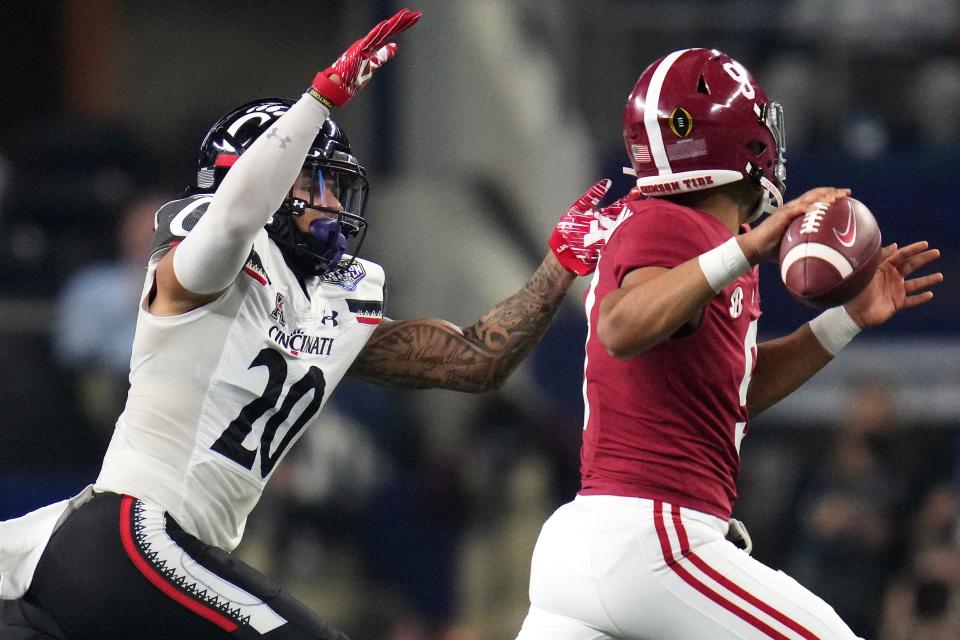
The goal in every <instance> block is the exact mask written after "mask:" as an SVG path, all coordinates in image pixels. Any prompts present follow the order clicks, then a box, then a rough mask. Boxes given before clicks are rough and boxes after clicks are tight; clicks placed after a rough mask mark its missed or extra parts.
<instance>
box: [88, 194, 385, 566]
mask: <svg viewBox="0 0 960 640" xmlns="http://www.w3.org/2000/svg"><path fill="white" fill-rule="evenodd" d="M210 200H211V198H210V197H209V196H194V197H192V198H187V199H184V200H179V201H175V202H173V203H170V204H168V205H165V206H164V207H163V208H162V209H161V210H160V211H159V212H158V214H157V222H158V231H157V235H156V236H155V239H154V247H155V249H157V251H156V252H155V253H154V255H153V257H152V258H151V260H150V263H149V265H148V268H147V276H146V281H145V284H144V289H143V294H142V297H141V300H140V311H139V318H138V321H137V333H136V337H135V339H134V342H133V357H132V359H131V370H130V392H129V396H128V398H127V404H126V408H125V409H124V411H123V414H122V415H121V416H120V418H119V420H118V421H117V426H116V430H115V431H114V434H113V438H112V440H111V442H110V446H109V448H108V450H107V454H106V457H105V459H104V462H103V468H102V469H101V471H100V476H99V478H98V479H97V482H96V485H95V486H96V488H97V489H100V490H106V491H113V492H116V493H122V494H129V495H133V496H136V497H137V498H140V499H141V500H144V501H146V502H150V503H154V504H156V505H159V506H161V507H163V509H165V510H166V511H167V512H168V513H169V514H170V515H171V516H172V517H173V518H174V519H175V520H176V521H177V522H178V523H179V524H180V525H181V526H182V527H183V528H184V529H185V530H186V531H188V532H189V533H191V534H193V535H195V536H197V537H198V538H199V539H201V540H203V541H204V542H206V543H208V544H212V545H216V546H218V547H221V548H223V549H226V550H228V551H230V550H233V549H234V548H235V547H236V546H237V544H238V543H239V542H240V538H241V537H242V535H243V529H244V525H245V523H246V519H247V516H248V515H249V513H250V511H251V510H252V509H253V507H254V505H256V503H257V501H258V500H259V498H260V495H261V493H262V492H263V488H264V486H265V484H266V482H267V480H268V479H269V478H270V475H271V474H272V473H273V471H274V470H275V469H276V468H277V464H278V463H279V462H280V460H281V459H282V458H283V456H284V455H285V454H286V452H287V451H289V449H290V447H291V445H293V444H294V443H295V442H296V441H297V440H298V439H299V438H300V436H301V435H303V433H304V430H305V429H306V428H308V427H310V426H311V425H313V424H314V423H317V422H319V421H320V412H321V410H322V408H323V405H324V404H325V403H326V401H327V398H329V396H330V394H331V393H332V391H333V389H334V387H336V386H337V383H339V382H340V379H341V378H342V377H343V375H344V374H345V373H346V371H347V369H348V368H349V367H350V365H351V363H352V362H353V361H354V359H355V358H356V356H357V354H358V353H359V352H360V350H361V349H362V348H363V346H364V344H365V343H366V341H367V339H368V338H369V337H370V335H371V333H373V330H374V329H375V328H376V325H377V324H378V323H379V322H380V320H381V319H382V317H383V301H384V274H383V269H382V268H381V267H380V266H379V265H376V264H374V263H372V262H368V261H366V260H361V259H357V260H356V261H355V262H354V263H353V264H352V265H351V266H350V267H349V269H341V270H338V271H335V272H333V273H332V274H328V275H327V276H324V277H320V278H312V279H310V280H308V281H307V285H306V292H304V289H303V288H302V287H301V285H300V283H299V282H298V280H297V278H296V276H295V275H294V273H293V272H292V271H291V270H290V268H289V267H288V266H287V264H286V262H285V261H284V259H283V256H282V255H281V252H280V249H279V248H278V247H277V245H276V244H275V243H274V242H273V241H272V240H270V239H269V238H268V236H267V233H266V231H265V230H262V231H260V232H259V233H258V234H257V236H256V239H255V241H254V244H253V251H252V252H251V254H250V257H249V258H248V260H247V263H246V266H245V267H244V269H243V271H242V272H241V273H240V274H239V275H238V276H237V278H236V279H235V280H234V282H233V283H232V284H231V285H230V286H229V287H228V289H227V290H226V292H225V293H224V294H223V295H222V296H221V297H220V298H218V299H217V300H216V301H214V302H212V303H210V304H207V305H205V306H203V307H201V308H199V309H195V310H193V311H190V312H188V313H185V314H183V315H179V316H174V317H158V316H154V315H152V314H150V313H149V312H148V311H147V296H148V295H149V293H150V290H151V288H152V286H153V282H154V272H155V270H156V266H157V263H158V262H159V259H160V258H161V257H162V255H163V253H164V251H163V249H164V248H168V247H169V246H171V244H173V243H175V242H176V237H177V236H181V237H182V236H184V235H186V233H187V231H188V230H189V229H191V228H193V224H195V223H196V220H197V219H199V217H200V216H201V215H202V214H203V211H204V210H205V209H206V205H207V204H209V202H210ZM308 294H309V295H308Z"/></svg>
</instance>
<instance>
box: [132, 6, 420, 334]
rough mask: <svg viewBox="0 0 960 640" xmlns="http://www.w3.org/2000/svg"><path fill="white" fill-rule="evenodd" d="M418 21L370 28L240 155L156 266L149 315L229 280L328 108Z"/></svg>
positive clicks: (183, 304)
mask: <svg viewBox="0 0 960 640" xmlns="http://www.w3.org/2000/svg"><path fill="white" fill-rule="evenodd" d="M419 19H420V13H419V12H410V11H408V10H406V9H404V10H402V11H399V12H398V13H397V14H396V15H394V16H393V17H392V18H389V19H388V20H384V21H382V22H380V23H379V24H377V25H376V26H375V27H374V28H373V29H372V30H371V31H370V32H369V33H368V34H367V35H366V36H365V37H364V38H362V39H360V40H358V41H357V42H355V43H354V44H353V45H352V46H350V48H348V49H347V50H346V51H345V52H344V53H343V55H341V56H340V57H339V58H338V59H337V60H336V62H334V63H333V64H332V65H331V66H330V67H328V68H327V69H324V70H323V71H321V72H320V73H318V74H317V75H316V77H315V78H314V81H313V84H312V85H311V87H310V88H309V89H308V92H307V93H305V94H304V95H303V97H301V98H300V100H299V101H297V102H296V103H295V104H294V105H293V106H292V107H291V108H290V109H289V111H287V113H285V114H284V115H283V116H282V117H280V118H279V119H278V120H277V123H276V126H275V127H274V128H273V129H271V130H270V132H269V133H267V134H265V135H263V136H261V137H260V138H258V139H257V140H256V141H255V142H254V143H253V144H252V145H251V146H250V148H249V149H247V150H246V151H245V152H244V153H243V154H242V155H241V156H240V158H239V159H238V160H237V161H236V163H235V164H234V165H233V166H232V167H231V168H230V171H229V172H228V173H227V175H226V177H225V178H224V179H223V182H221V183H220V186H219V187H218V189H217V191H216V193H215V194H214V196H213V201H212V202H211V203H210V205H209V207H208V208H207V210H206V212H205V213H204V215H203V217H202V218H201V219H200V220H199V221H198V222H197V224H196V226H195V227H194V228H193V230H192V231H191V232H190V233H189V235H187V237H186V238H185V239H184V240H183V242H181V243H180V244H179V245H177V246H176V247H175V248H174V249H173V250H171V251H170V252H168V253H167V255H165V256H164V257H163V258H162V259H161V261H160V263H159V264H158V265H157V286H156V293H155V295H154V297H153V299H152V302H151V305H150V311H151V312H152V313H154V314H156V315H179V314H181V313H185V312H187V311H190V310H192V309H195V308H197V307H200V306H202V305H204V304H206V303H208V302H210V301H211V300H214V299H216V298H217V297H218V296H219V295H220V294H221V293H222V292H223V290H225V289H226V288H227V287H228V286H229V285H230V283H231V282H233V280H234V278H236V276H237V274H238V273H239V272H240V270H241V269H242V268H243V265H244V262H245V261H246V259H247V256H248V255H249V253H250V248H251V246H252V244H253V239H254V237H255V236H256V234H257V233H258V232H259V231H260V229H261V228H263V226H264V225H265V224H266V223H267V222H268V221H269V220H270V217H271V216H272V215H273V214H274V212H275V211H276V210H277V209H278V208H279V207H280V204H281V203H282V202H283V199H284V198H285V197H286V195H287V193H288V192H289V190H290V186H291V185H292V184H293V182H294V180H295V179H296V177H297V174H298V173H299V172H300V168H301V167H302V165H303V160H304V158H305V157H306V154H307V150H308V149H309V148H310V144H311V142H312V141H313V139H314V138H315V137H316V135H317V133H318V132H319V130H320V127H321V125H322V124H323V121H324V120H325V119H326V118H327V117H328V116H329V115H330V108H331V107H333V106H343V105H344V104H346V102H347V101H349V100H350V98H352V97H353V96H354V95H355V94H356V93H357V91H359V90H360V89H361V88H363V87H364V86H365V85H366V83H367V82H368V81H369V80H370V77H371V76H372V75H373V72H374V71H375V70H376V69H378V68H380V67H381V66H383V64H384V63H386V62H387V61H388V60H389V59H390V58H392V57H393V55H394V54H395V53H396V49H397V46H396V45H395V44H393V43H389V42H387V40H388V39H389V38H391V37H392V36H394V35H396V34H397V33H400V32H401V31H404V30H406V29H408V28H410V27H411V26H413V25H414V24H416V22H417V20H419Z"/></svg>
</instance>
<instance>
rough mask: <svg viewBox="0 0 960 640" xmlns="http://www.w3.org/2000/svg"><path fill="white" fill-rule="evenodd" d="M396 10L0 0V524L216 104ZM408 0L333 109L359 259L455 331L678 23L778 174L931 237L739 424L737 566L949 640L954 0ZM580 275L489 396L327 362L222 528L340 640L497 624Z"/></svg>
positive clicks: (524, 266)
mask: <svg viewBox="0 0 960 640" xmlns="http://www.w3.org/2000/svg"><path fill="white" fill-rule="evenodd" d="M399 6H401V5H398V4H397V3H395V2H389V1H387V0H371V1H359V0H353V1H350V2H348V1H346V0H335V1H334V0H331V1H319V0H316V1H315V0H298V1H296V2H293V1H290V2H270V3H265V2H259V1H255V0H233V1H230V2H228V1H226V0H216V1H207V2H193V1H187V0H165V1H164V2H147V1H145V0H128V1H121V0H47V1H44V2H36V3H3V4H2V5H0V77H2V79H3V85H4V91H5V93H6V94H7V97H6V98H5V99H3V100H2V101H0V223H2V228H3V233H2V234H0V249H2V255H3V258H4V270H3V276H2V278H0V376H2V378H0V519H2V518H6V517H13V516H16V515H20V514H21V513H23V512H25V511H27V510H29V509H30V508H33V507H34V506H37V505H40V504H44V503H46V502H49V501H51V500H54V499H59V498H62V497H65V496H67V495H70V494H72V493H73V492H75V491H77V490H79V489H80V488H81V487H82V486H83V485H85V484H86V483H88V482H90V481H92V479H93V478H94V477H95V475H96V473H97V470H98V464H99V459H100V456H101V454H102V452H103V449H104V447H105V444H106V441H107V439H108V438H109V433H110V429H111V428H112V423H113V420H114V419H115V416H116V413H117V411H118V410H119V407H120V406H122V400H123V394H124V392H125V389H126V387H125V385H126V372H125V367H126V358H127V357H128V352H127V349H128V348H129V340H130V336H131V335H132V324H131V323H132V321H133V320H132V318H133V313H134V308H135V305H136V294H137V289H138V288H139V282H140V278H141V273H142V268H143V260H144V258H145V256H144V254H143V250H144V249H143V246H144V242H145V238H146V237H148V235H149V226H150V222H149V220H150V216H151V212H152V210H153V209H155V208H156V201H157V200H158V199H163V198H172V197H176V195H177V194H179V193H180V192H181V191H182V189H183V187H185V186H186V184H187V183H188V181H189V180H190V179H191V176H192V173H193V171H194V168H195V162H196V149H197V148H198V146H199V142H200V140H201V138H202V137H203V135H204V133H205V132H206V130H207V128H208V127H209V125H210V124H211V123H212V122H213V121H214V120H215V119H216V118H217V117H219V116H220V115H221V114H222V113H224V112H225V111H227V110H228V109H229V108H231V107H232V106H234V105H236V104H240V103H242V102H245V101H247V100H250V99H253V98H257V97H263V96H268V95H281V96H297V95H299V93H300V92H301V91H302V90H303V88H304V87H305V86H306V85H307V83H308V82H309V80H310V78H312V75H313V73H314V72H315V71H316V70H317V69H318V68H321V67H323V66H326V65H327V64H328V63H329V62H330V61H332V60H333V59H334V57H335V56H337V55H338V54H339V53H340V51H341V50H342V49H343V48H344V47H345V46H346V45H348V44H349V43H350V42H352V41H353V39H354V38H355V37H357V36H359V35H360V34H362V33H363V32H365V30H366V28H368V26H369V25H371V24H373V23H374V22H375V21H376V20H378V19H380V18H382V17H386V16H388V15H390V14H392V13H393V12H394V11H395V10H396V9H397V8H399ZM413 8H417V9H421V10H423V11H424V13H425V17H424V19H423V21H422V22H421V23H420V25H418V26H417V27H416V29H414V30H413V31H412V32H410V33H409V34H405V35H404V36H402V38H401V40H400V52H399V56H398V58H397V59H396V60H395V61H394V62H392V63H391V65H390V67H389V68H388V70H387V71H386V72H385V73H383V74H382V75H379V76H378V77H377V79H376V81H375V82H373V83H372V84H371V87H370V88H368V89H367V90H366V91H365V93H364V94H361V96H360V97H358V98H357V99H355V100H354V101H353V102H351V104H350V106H349V108H347V109H345V110H344V111H343V112H342V113H337V114H336V117H337V118H338V119H339V120H340V121H341V124H343V125H344V127H345V129H346V131H347V132H348V133H349V136H350V139H351V142H352V144H353V147H354V151H355V153H356V154H357V155H358V156H359V157H360V158H361V159H362V160H363V161H364V162H365V164H366V166H367V168H368V170H369V172H370V178H371V184H372V199H371V202H370V204H369V207H368V209H367V217H368V219H369V221H370V227H371V231H370V234H369V236H368V240H367V245H366V247H365V251H364V252H365V253H366V254H367V255H368V256H369V257H372V258H373V259H375V260H377V261H379V262H380V263H382V264H383V265H384V266H385V268H386V270H387V273H388V281H389V286H390V299H389V302H388V307H387V309H388V314H389V315H390V316H392V317H395V318H407V317H422V316H440V317H444V318H448V319H450V320H452V321H454V322H458V323H462V324H469V323H472V322H473V321H474V320H475V319H476V318H477V317H478V316H479V314H480V313H482V312H483V311H485V310H486V309H487V308H489V306H490V305H492V304H493V303H495V302H496V301H497V300H499V299H501V298H503V297H505V296H506V295H508V294H509V293H511V292H513V291H514V290H516V289H517V288H518V287H519V286H520V285H521V284H522V282H523V281H524V280H525V279H526V277H527V275H528V274H529V273H530V272H531V270H532V269H533V268H534V267H535V265H536V264H537V263H538V262H539V260H540V258H541V257H542V255H543V254H544V252H545V251H546V244H545V240H546V238H547V236H548V234H549V232H550V230H551V228H552V225H553V223H554V221H555V219H556V217H557V216H558V215H559V214H560V213H561V212H562V211H563V210H564V209H565V207H566V206H567V204H568V203H569V202H570V201H571V200H572V199H573V198H574V197H576V196H577V195H578V194H580V193H581V192H582V191H583V190H584V189H585V188H586V187H587V186H588V185H589V184H591V183H592V182H593V181H594V180H596V179H597V178H599V177H601V176H608V177H611V178H613V179H614V180H615V185H616V186H615V189H617V190H619V191H620V192H623V191H624V190H625V189H627V188H629V181H628V180H626V179H625V178H624V177H623V176H622V175H621V174H620V167H621V166H623V164H625V163H624V160H625V157H624V150H623V147H622V141H621V138H620V121H621V110H622V107H623V103H624V100H625V97H626V95H627V93H628V92H629V91H630V89H631V88H632V86H633V83H634V81H635V79H636V77H637V76H638V75H639V73H640V71H641V70H642V69H643V68H644V67H645V66H646V65H647V64H648V63H650V62H651V61H652V60H653V59H655V58H656V57H659V56H660V55H662V54H664V53H666V52H668V51H672V50H674V49H678V48H683V47H688V46H707V47H716V48H719V49H722V50H724V51H725V52H727V53H729V54H731V55H732V56H734V57H735V58H737V59H739V60H740V61H741V62H743V63H744V64H745V65H746V66H747V67H748V68H749V69H751V70H752V71H753V73H754V75H755V76H756V77H757V78H758V79H759V81H760V82H761V84H762V85H763V86H764V87H765V89H766V91H767V93H768V94H769V95H771V96H772V97H773V98H774V99H776V100H779V101H780V102H782V103H783V105H784V108H785V112H786V129H787V147H788V160H789V164H788V169H789V171H788V182H789V191H790V194H791V195H794V196H795V195H797V194H799V193H801V192H803V191H804V190H806V189H807V188H810V187H812V186H816V185H823V184H827V185H835V186H849V187H851V188H853V190H854V194H855V195H856V196H857V197H858V198H860V199H861V200H863V201H864V202H866V203H867V204H868V206H870V207H871V209H872V210H873V212H874V214H875V215H876V217H877V218H878V220H879V221H880V225H881V228H882V230H883V233H884V238H885V240H887V241H894V240H895V241H899V242H900V243H906V242H910V241H913V240H916V239H928V240H930V241H931V242H932V243H933V244H934V245H936V246H939V247H940V248H941V249H942V251H943V259H942V260H941V263H942V264H941V265H940V269H941V270H942V271H943V272H944V273H945V275H946V278H947V280H946V282H945V283H944V284H943V285H942V286H941V287H940V288H939V289H938V290H937V291H936V298H935V299H934V301H933V302H932V303H931V304H929V305H927V306H925V307H923V308H922V309H919V310H916V311H914V312H911V313H906V314H903V315H902V316H900V317H898V318H895V319H894V320H893V321H892V322H890V323H889V325H888V326H886V327H884V328H883V329H881V330H876V331H872V332H870V334H869V335H864V336H862V337H860V338H858V339H857V340H856V341H855V342H854V344H853V345H851V346H850V347H849V348H848V349H847V350H846V351H845V352H844V353H843V354H842V357H841V358H839V360H838V361H837V362H835V363H832V364H831V365H830V366H829V367H828V368H827V370H825V371H824V372H823V373H822V374H821V375H819V376H818V377H817V378H815V379H814V380H813V381H811V382H810V383H808V384H807V385H805V386H804V387H803V388H802V389H801V390H800V391H798V392H797V393H796V394H795V395H794V396H793V397H792V398H790V399H789V400H787V401H785V402H783V403H782V404H781V405H780V406H778V407H776V408H774V409H771V410H770V411H769V412H768V413H767V414H765V415H763V416H761V417H759V418H758V419H757V420H756V421H755V422H754V423H752V424H751V429H750V434H749V437H748V438H747V439H746V440H745V441H744V444H743V450H742V458H743V463H744V468H743V472H742V474H741V481H740V489H741V499H740V502H739V503H738V505H737V509H736V515H737V516H738V517H740V518H741V519H743V520H745V521H746V524H747V526H748V527H749V529H750V531H751V533H752V534H753V538H754V542H755V547H756V548H755V552H754V553H755V555H756V556H757V557H758V558H760V559H761V560H763V561H765V562H767V563H769V564H771V565H773V566H775V567H777V568H783V569H784V570H786V571H787V572H789V573H790V574H791V575H793V576H794V577H796V578H797V579H798V580H799V581H800V582H802V583H804V584H806V585H807V586H809V587H811V588H812V589H813V590H814V591H815V592H817V593H818V594H820V595H822V596H823V597H824V598H825V599H826V600H827V601H829V602H830V603H831V604H833V605H834V607H835V608H836V609H837V610H838V611H839V612H840V613H841V615H843V616H844V617H845V619H847V620H848V622H849V623H850V624H851V625H852V626H853V628H854V630H855V631H857V632H858V633H859V634H861V635H864V637H867V638H884V639H888V640H906V639H920V638H931V639H933V638H958V637H960V498H958V496H960V485H958V482H960V446H958V445H960V441H958V435H960V270H958V268H957V267H958V261H960V234H958V233H957V231H956V228H957V221H958V220H960V204H958V203H960V179H958V167H960V149H958V143H960V5H958V3H957V2H956V0H910V1H909V2H908V1H892V0H844V1H843V2H833V1H830V0H712V1H709V2H707V1H702V0H686V1H677V0H672V1H671V0H644V1H641V0H635V1H629V0H593V1H591V2H577V1H574V0H551V1H550V2H538V1H535V0H517V1H513V2H506V1H498V0H447V1H444V0H420V1H419V2H417V3H415V5H414V6H413ZM145 229H146V231H145ZM762 286H763V288H762V295H763V296H764V304H765V314H764V317H763V321H762V323H761V333H762V334H764V335H766V336H776V335H779V334H782V333H785V332H787V331H790V330H792V329H793V328H794V327H795V326H797V325H798V324H799V323H801V322H803V321H805V320H807V319H808V318H809V317H811V315H812V311H811V310H809V309H806V308H803V307H801V306H800V305H798V304H797V303H795V302H793V301H792V300H791V299H790V298H789V296H788V295H786V294H785V293H784V291H783V288H782V286H781V285H780V283H779V279H778V277H777V274H776V270H775V269H773V268H767V269H766V270H765V273H764V280H763V285H762ZM582 290H583V289H582V285H581V288H580V289H578V290H577V291H576V292H575V293H574V294H571V295H570V297H569V303H568V304H567V305H566V307H565V308H564V309H563V310H562V312H561V314H560V316H559V317H558V319H557V321H556V323H555V324H554V326H553V327H552V329H551V330H550V332H549V334H548V335H547V336H546V338H545V339H544V341H543V343H542V345H541V346H540V347H539V348H538V349H537V351H536V353H535V354H534V355H533V356H532V357H531V358H530V359H529V360H528V362H527V363H526V364H525V365H524V366H523V367H522V369H521V370H520V371H519V372H518V373H517V374H515V375H514V376H513V378H512V379H511V380H510V381H509V382H508V383H507V385H506V386H505V388H503V389H502V390H501V391H499V392H497V393H493V394H488V395H485V396H480V397H472V396H463V395H459V394H454V393H446V392H420V393H412V392H397V391H393V390H390V389H384V388H380V387H375V386H371V385H366V384H362V383H357V382H350V381H347V382H345V383H344V384H343V385H342V386H341V388H340V389H338V391H337V393H336V394H334V397H333V400H332V401H331V404H330V410H329V420H328V424H326V425H325V426H324V427H322V428H319V429H316V430H315V431H314V432H313V433H310V434H308V435H307V437H305V438H304V440H303V441H302V443H301V444H300V445H299V446H298V447H297V448H296V449H295V451H294V453H293V454H292V455H291V456H290V458H289V459H288V461H287V462H286V463H285V465H284V466H283V467H282V468H281V469H280V470H278V472H277V474H276V477H275V478H274V480H273V483H272V485H271V486H270V487H269V488H268V493H267V495H266V497H265V499H264V501H263V503H262V504H261V505H260V506H259V507H258V508H257V510H256V511H255V512H254V515H253V517H252V518H251V522H250V526H249V535H248V537H247V539H246V540H245V542H244V543H243V544H242V545H241V547H240V549H239V551H238V553H240V554H241V555H242V556H243V557H244V558H245V559H247V560H249V561H250V562H251V563H253V564H254V565H255V566H257V567H258V568H261V569H263V570H265V571H267V572H268V573H270V574H271V575H274V576H277V577H278V578H279V579H280V581H281V582H282V583H283V584H285V585H286V586H288V587H289V588H290V589H291V590H292V591H293V592H294V593H295V594H297V595H299V596H300V597H301V598H302V599H303V600H304V601H306V602H307V603H309V604H310V605H312V606H313V607H315V608H316V609H317V610H318V611H320V612H322V613H324V614H325V615H327V616H328V617H329V618H330V619H331V620H333V621H335V622H336V623H337V624H339V625H340V626H342V627H343V628H344V629H346V630H347V631H348V632H350V633H351V634H352V635H353V637H355V638H374V639H378V638H384V639H390V640H419V639H428V638H431V639H432V638H444V639H446V640H453V639H458V640H467V639H470V640H474V639H475V640H488V639H490V640H493V639H500V638H512V637H513V636H514V634H515V633H516V631H517V629H518V628H519V624H520V622H521V620H522V618H523V615H524V613H525V610H526V606H527V598H526V586H527V574H528V569H529V558H530V552H531V550H532V546H533V542H534V540H535V539H536V536H537V533H538V530H539V527H540V524H541V523H542V522H543V520H544V519H545V518H546V517H547V516H548V515H549V513H550V512H551V511H552V510H553V509H554V508H555V507H556V506H558V505H559V504H561V503H562V502H565V501H567V500H568V499H570V497H571V496H572V495H573V493H574V492H575V491H576V487H577V447H578V445H579V432H580V418H581V411H582V406H581V396H580V374H581V372H580V369H581V361H582V343H583V339H584V333H585V327H584V322H583V319H582V312H581V304H580V300H579V294H580V293H582ZM171 402H176V399H175V398H171ZM638 605H640V606H642V603H638Z"/></svg>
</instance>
